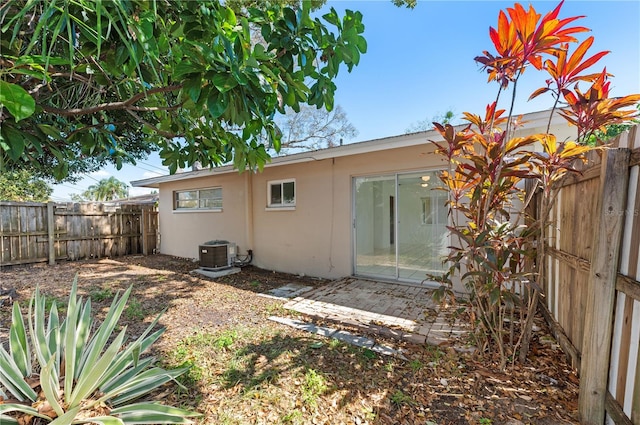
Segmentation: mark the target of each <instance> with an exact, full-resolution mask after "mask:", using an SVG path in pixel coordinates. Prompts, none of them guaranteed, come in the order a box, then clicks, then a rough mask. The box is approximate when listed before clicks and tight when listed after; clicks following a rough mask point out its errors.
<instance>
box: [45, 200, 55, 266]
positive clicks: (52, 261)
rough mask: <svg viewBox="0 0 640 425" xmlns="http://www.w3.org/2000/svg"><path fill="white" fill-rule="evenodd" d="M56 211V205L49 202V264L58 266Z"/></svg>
mask: <svg viewBox="0 0 640 425" xmlns="http://www.w3.org/2000/svg"><path fill="white" fill-rule="evenodd" d="M54 209H55V204H54V203H53V202H51V201H49V202H47V233H48V235H49V264H50V265H52V266H53V265H55V264H56V241H55V239H54V238H55V230H56V222H55V220H54V219H53V212H54Z"/></svg>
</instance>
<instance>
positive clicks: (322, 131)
mask: <svg viewBox="0 0 640 425" xmlns="http://www.w3.org/2000/svg"><path fill="white" fill-rule="evenodd" d="M276 124H277V125H278V128H279V130H280V131H281V132H282V145H281V146H282V148H283V149H284V148H287V149H305V150H309V149H321V148H328V147H332V146H337V145H338V144H339V143H340V142H341V141H342V140H343V139H351V138H353V137H355V136H357V135H358V130H356V128H355V127H354V126H353V124H351V123H350V122H349V120H348V119H347V114H346V112H345V111H344V110H343V109H342V108H341V107H340V105H337V106H336V107H335V108H334V109H333V110H332V111H327V110H326V109H318V108H315V107H311V106H302V107H301V108H300V111H299V112H295V111H293V110H292V109H288V110H287V113H286V114H285V115H284V116H282V117H280V118H278V119H276Z"/></svg>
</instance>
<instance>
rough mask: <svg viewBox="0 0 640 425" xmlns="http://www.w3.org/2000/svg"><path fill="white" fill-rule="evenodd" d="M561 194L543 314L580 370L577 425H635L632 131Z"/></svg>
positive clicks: (639, 389) (638, 249)
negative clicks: (582, 424)
mask: <svg viewBox="0 0 640 425" xmlns="http://www.w3.org/2000/svg"><path fill="white" fill-rule="evenodd" d="M561 186H562V188H561V189H560V192H559V195H558V198H557V202H556V204H555V206H554V208H553V210H552V211H551V217H550V218H551V220H552V224H551V226H550V228H549V230H550V234H551V235H552V238H551V240H550V242H549V245H548V246H547V253H548V256H547V259H546V262H545V268H544V270H545V272H544V273H545V276H546V279H545V288H544V295H545V296H544V302H543V306H542V310H543V313H544V315H545V316H546V318H547V321H549V322H550V324H551V325H552V326H551V327H552V329H553V330H554V333H555V334H556V338H557V339H558V341H559V342H560V343H561V345H562V346H563V348H564V350H565V352H566V353H567V354H568V356H569V357H570V358H571V359H572V361H573V363H574V366H576V367H577V368H578V369H579V370H580V400H579V411H580V420H581V423H585V424H598V425H602V424H603V423H604V422H605V421H606V423H608V424H613V423H615V424H625V425H626V424H633V425H640V348H639V347H640V130H639V129H638V126H636V127H634V128H632V129H631V130H630V131H629V132H627V133H625V134H623V135H621V136H618V138H617V139H616V140H615V141H614V142H613V144H612V148H611V149H607V150H606V151H604V152H599V153H596V152H592V153H591V155H590V161H589V163H588V164H587V165H586V166H584V167H583V170H582V175H580V176H572V177H570V178H567V179H565V181H564V182H563V183H562V185H561Z"/></svg>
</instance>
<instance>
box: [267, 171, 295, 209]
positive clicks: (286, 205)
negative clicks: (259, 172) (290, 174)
mask: <svg viewBox="0 0 640 425" xmlns="http://www.w3.org/2000/svg"><path fill="white" fill-rule="evenodd" d="M286 183H293V202H284V185H285V184H286ZM278 185H279V186H280V203H274V202H271V201H272V199H271V191H272V187H273V186H278ZM297 193H298V189H297V184H296V179H294V178H293V179H280V180H269V181H267V209H269V210H292V209H295V207H296V203H297Z"/></svg>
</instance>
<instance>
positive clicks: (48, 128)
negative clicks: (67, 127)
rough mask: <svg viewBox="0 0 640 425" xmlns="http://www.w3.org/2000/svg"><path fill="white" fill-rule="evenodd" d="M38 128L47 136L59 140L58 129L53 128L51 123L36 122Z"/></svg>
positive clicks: (60, 137)
mask: <svg viewBox="0 0 640 425" xmlns="http://www.w3.org/2000/svg"><path fill="white" fill-rule="evenodd" d="M38 128H39V129H40V130H42V132H43V133H44V134H46V135H47V136H49V137H52V138H53V139H55V140H61V139H62V136H61V135H60V130H58V129H57V128H55V127H54V126H52V125H49V124H38Z"/></svg>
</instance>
